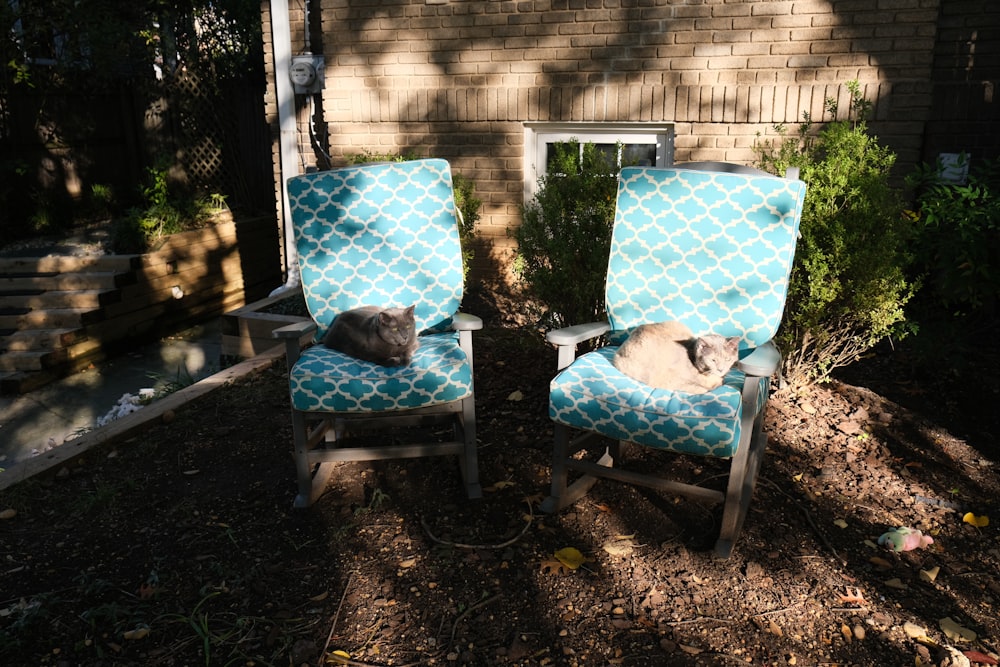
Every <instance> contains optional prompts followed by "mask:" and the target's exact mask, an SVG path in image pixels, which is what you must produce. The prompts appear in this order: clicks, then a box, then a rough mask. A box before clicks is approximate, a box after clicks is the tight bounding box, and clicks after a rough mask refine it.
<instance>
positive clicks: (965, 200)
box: [907, 161, 1000, 317]
mask: <svg viewBox="0 0 1000 667" xmlns="http://www.w3.org/2000/svg"><path fill="white" fill-rule="evenodd" d="M941 173H942V171H941V165H922V166H921V167H920V168H918V169H917V171H916V172H915V173H914V174H912V175H911V176H910V177H909V178H908V179H907V184H908V185H909V186H910V187H912V188H914V190H915V194H916V201H915V209H916V210H915V211H914V212H913V218H914V221H915V223H916V226H917V229H918V230H919V234H918V238H917V243H916V251H915V254H916V257H915V265H916V267H917V268H918V270H919V271H921V272H923V273H924V274H925V276H926V287H925V288H924V289H923V290H922V291H921V297H922V299H921V302H922V305H923V307H924V309H925V310H926V311H927V312H928V313H934V312H943V313H947V314H948V315H956V314H958V315H970V316H979V315H986V316H988V317H991V316H994V315H995V314H996V309H997V298H998V297H997V295H998V294H1000V163H998V162H996V161H989V162H984V163H982V164H980V165H977V166H976V167H974V168H972V169H970V171H969V176H968V180H967V182H966V183H964V184H963V183H955V182H950V181H946V180H944V179H943V178H942V177H941Z"/></svg>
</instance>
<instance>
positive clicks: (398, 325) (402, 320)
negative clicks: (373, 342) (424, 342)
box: [378, 306, 416, 346]
mask: <svg viewBox="0 0 1000 667" xmlns="http://www.w3.org/2000/svg"><path fill="white" fill-rule="evenodd" d="M378 325H379V326H378V335H379V337H380V338H381V339H382V340H384V341H385V342H387V343H389V344H390V345H399V346H405V345H408V344H409V342H410V340H411V339H412V338H413V336H415V335H416V331H415V330H414V329H415V323H414V319H413V306H410V307H409V308H406V309H402V308H390V309H387V310H383V311H382V312H381V313H379V316H378Z"/></svg>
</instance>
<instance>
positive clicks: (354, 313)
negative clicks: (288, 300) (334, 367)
mask: <svg viewBox="0 0 1000 667" xmlns="http://www.w3.org/2000/svg"><path fill="white" fill-rule="evenodd" d="M323 344H324V345H326V346H327V347H329V348H331V349H333V350H338V351H340V352H343V353H344V354H349V355H351V356H352V357H355V358H357V359H363V360H365V361H371V362H373V363H376V364H381V365H382V366H405V365H407V364H408V363H410V359H412V358H413V353H414V352H415V351H416V349H417V346H418V345H419V344H420V341H418V340H417V330H416V323H415V322H414V319H413V306H410V307H409V308H379V307H378V306H362V307H360V308H355V309H353V310H347V311H344V312H343V313H341V314H340V315H337V317H336V319H334V320H333V324H332V325H330V330H329V331H327V332H326V336H324V337H323Z"/></svg>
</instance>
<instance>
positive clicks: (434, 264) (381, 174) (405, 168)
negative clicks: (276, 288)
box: [288, 159, 464, 336]
mask: <svg viewBox="0 0 1000 667" xmlns="http://www.w3.org/2000/svg"><path fill="white" fill-rule="evenodd" d="M288 195H289V202H290V204H291V211H292V224H293V228H294V233H295V247H296V250H297V252H298V257H299V271H300V272H301V280H302V290H303V293H304V295H305V300H306V305H307V306H308V308H309V312H310V314H311V315H312V317H313V319H314V320H315V321H316V323H317V324H318V325H319V326H320V332H319V334H318V335H319V336H322V334H323V331H325V330H326V328H328V327H329V325H330V323H331V322H332V321H333V318H334V317H335V316H336V315H337V314H338V313H341V312H343V311H345V310H350V309H351V308H357V307H359V306H367V305H371V306H380V307H384V308H389V307H404V306H409V305H411V304H415V305H416V308H415V311H414V315H415V318H416V323H417V331H423V330H425V329H428V328H430V327H432V326H434V325H437V324H440V323H442V322H443V321H445V320H447V319H448V318H449V317H451V316H452V315H454V314H455V313H456V312H457V311H458V308H459V304H460V303H461V300H462V289H463V283H464V274H463V271H462V249H461V244H460V241H459V236H458V222H457V219H456V217H455V202H454V197H453V191H452V181H451V169H450V167H449V165H448V163H447V162H446V161H445V160H439V159H428V160H412V161H408V162H394V163H388V164H386V163H379V164H364V165H359V166H354V167H348V168H345V169H337V170H333V171H323V172H316V173H311V174H304V175H301V176H294V177H292V178H290V179H288Z"/></svg>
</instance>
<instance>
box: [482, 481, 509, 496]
mask: <svg viewBox="0 0 1000 667" xmlns="http://www.w3.org/2000/svg"><path fill="white" fill-rule="evenodd" d="M508 486H514V482H509V481H507V480H500V481H499V482H494V483H493V484H490V485H489V486H484V487H483V491H487V492H489V493H492V492H494V491H500V490H502V489H506V488H507V487H508Z"/></svg>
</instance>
